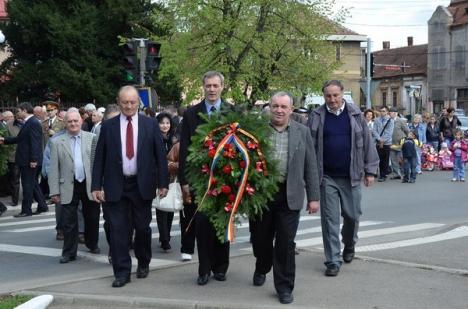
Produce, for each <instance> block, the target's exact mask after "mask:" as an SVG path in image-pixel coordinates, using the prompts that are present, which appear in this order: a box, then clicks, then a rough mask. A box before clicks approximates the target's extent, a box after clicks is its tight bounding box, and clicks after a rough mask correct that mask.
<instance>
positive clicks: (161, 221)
mask: <svg viewBox="0 0 468 309" xmlns="http://www.w3.org/2000/svg"><path fill="white" fill-rule="evenodd" d="M156 120H157V121H158V124H159V130H160V131H161V137H162V140H163V144H164V146H165V148H166V154H168V155H169V153H170V152H172V153H173V152H174V151H171V150H172V148H174V147H176V144H177V145H178V141H177V138H176V137H175V134H174V128H173V125H172V117H171V115H170V114H168V113H165V112H163V113H160V114H159V115H158V116H156ZM177 152H178V151H177ZM173 157H174V156H173ZM177 157H178V156H177ZM172 159H173V160H174V158H172ZM168 169H169V177H170V181H171V182H172V181H174V178H175V176H176V175H177V169H178V161H177V162H174V161H171V160H169V159H168ZM173 219H174V213H173V212H167V211H163V210H159V209H156V222H157V224H158V230H159V243H160V245H161V248H162V249H163V251H164V252H169V251H170V250H171V245H170V240H171V227H172V220H173Z"/></svg>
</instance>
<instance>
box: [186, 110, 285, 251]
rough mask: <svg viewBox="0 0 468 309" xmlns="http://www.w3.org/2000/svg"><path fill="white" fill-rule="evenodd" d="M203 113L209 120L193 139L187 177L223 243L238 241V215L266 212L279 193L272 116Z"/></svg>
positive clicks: (255, 215) (197, 201)
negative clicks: (273, 156)
mask: <svg viewBox="0 0 468 309" xmlns="http://www.w3.org/2000/svg"><path fill="white" fill-rule="evenodd" d="M200 117H202V118H203V119H204V120H205V121H206V123H205V124H203V125H200V126H198V128H197V131H196V134H195V135H194V136H193V137H192V144H191V146H190V148H189V155H188V158H187V168H188V172H187V178H188V180H189V183H190V184H191V187H192V188H193V189H194V190H195V201H196V203H197V204H198V205H199V209H198V211H201V212H203V213H205V214H206V215H207V216H208V218H209V219H210V222H211V223H212V224H213V226H214V228H215V230H216V235H217V237H218V239H219V240H220V241H222V242H223V241H226V240H230V241H232V240H233V226H234V223H238V222H239V221H238V220H237V217H236V216H237V215H242V216H246V217H247V218H249V219H253V218H255V217H257V216H259V215H261V214H262V213H263V210H265V209H266V207H267V202H268V201H270V200H272V199H273V197H274V194H275V193H276V192H277V191H278V176H279V173H278V169H277V162H276V161H274V160H273V159H272V155H271V151H272V145H271V141H270V135H271V128H270V126H269V125H268V121H269V118H268V117H267V116H265V115H262V114H256V113H253V112H248V111H243V112H239V111H237V112H230V113H228V114H226V115H223V114H217V115H213V116H211V117H208V116H207V115H204V114H200ZM234 135H235V137H234ZM229 137H231V138H230V139H229ZM223 141H224V143H223ZM220 143H221V144H220ZM236 205H238V206H237V208H236Z"/></svg>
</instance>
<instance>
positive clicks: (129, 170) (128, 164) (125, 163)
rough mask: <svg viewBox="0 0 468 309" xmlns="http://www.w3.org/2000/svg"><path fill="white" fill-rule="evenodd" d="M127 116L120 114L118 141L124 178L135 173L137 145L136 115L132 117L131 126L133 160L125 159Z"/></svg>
mask: <svg viewBox="0 0 468 309" xmlns="http://www.w3.org/2000/svg"><path fill="white" fill-rule="evenodd" d="M127 125H128V120H127V116H125V115H124V114H120V139H121V141H122V169H123V174H124V175H125V176H133V175H136V173H137V153H138V151H137V150H138V149H137V146H138V145H137V144H138V113H136V114H135V115H133V116H132V126H133V153H134V156H133V158H131V159H129V158H127Z"/></svg>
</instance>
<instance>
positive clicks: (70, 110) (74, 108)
mask: <svg viewBox="0 0 468 309" xmlns="http://www.w3.org/2000/svg"><path fill="white" fill-rule="evenodd" d="M71 113H77V114H78V115H80V110H79V109H78V108H76V107H70V108H69V109H68V110H67V112H66V113H65V116H64V117H63V120H64V121H67V120H68V115H69V114H71ZM80 118H81V116H80Z"/></svg>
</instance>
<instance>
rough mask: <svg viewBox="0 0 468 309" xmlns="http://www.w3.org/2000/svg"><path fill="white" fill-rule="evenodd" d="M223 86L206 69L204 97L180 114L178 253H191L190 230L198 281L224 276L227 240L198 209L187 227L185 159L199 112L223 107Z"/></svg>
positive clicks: (189, 199)
mask: <svg viewBox="0 0 468 309" xmlns="http://www.w3.org/2000/svg"><path fill="white" fill-rule="evenodd" d="M223 88H224V77H223V75H222V74H221V73H219V72H214V71H211V72H207V73H205V75H204V76H203V89H204V92H205V99H204V100H203V101H202V102H200V103H198V104H197V105H195V106H192V107H190V108H189V109H187V110H186V111H185V113H184V116H183V121H182V130H181V135H180V154H179V181H180V184H181V186H182V194H183V196H184V215H185V216H181V229H182V247H181V253H182V254H183V255H184V254H192V253H193V250H194V242H193V237H194V236H193V235H194V234H193V232H194V230H195V236H196V239H197V248H198V260H199V266H198V280H197V283H198V284H199V285H205V284H207V283H208V280H209V277H210V274H211V272H213V277H214V279H215V280H218V281H225V280H226V271H227V269H228V266H229V242H225V243H221V242H220V241H219V240H218V238H217V237H216V233H215V230H214V227H213V226H212V224H211V223H210V221H209V219H208V217H207V216H205V215H204V214H202V213H200V212H199V213H197V215H196V217H195V226H192V227H190V229H189V230H188V231H186V229H187V226H188V223H189V222H190V220H191V219H192V217H193V215H194V212H195V209H196V208H197V205H195V204H194V203H193V199H192V196H191V194H192V193H193V192H190V187H189V184H188V182H187V180H186V178H185V174H186V170H185V168H186V160H187V155H188V148H189V146H190V143H191V141H190V139H191V137H192V135H194V134H195V130H196V128H197V127H198V125H200V124H201V123H202V121H203V120H202V118H201V117H200V116H199V115H198V114H199V113H203V114H208V115H211V114H212V113H216V112H219V111H220V110H222V109H224V108H225V107H223V105H225V103H222V101H221V93H222V91H223Z"/></svg>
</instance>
